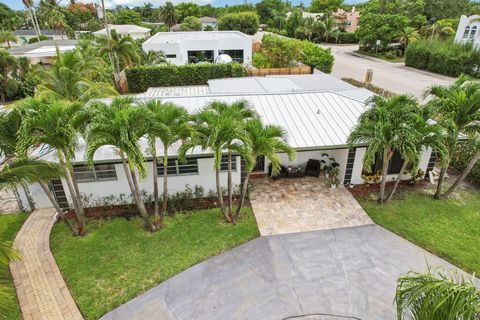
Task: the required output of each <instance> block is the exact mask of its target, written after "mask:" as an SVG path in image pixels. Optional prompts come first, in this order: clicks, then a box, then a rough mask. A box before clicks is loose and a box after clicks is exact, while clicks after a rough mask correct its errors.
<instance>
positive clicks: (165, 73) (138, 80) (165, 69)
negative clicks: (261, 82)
mask: <svg viewBox="0 0 480 320" xmlns="http://www.w3.org/2000/svg"><path fill="white" fill-rule="evenodd" d="M125 72H126V75H127V80H128V87H129V91H130V92H132V93H139V92H145V91H146V90H147V89H148V88H149V87H169V86H188V85H206V84H207V82H208V80H210V79H218V78H231V77H243V76H244V75H245V69H244V68H243V67H242V66H241V65H240V64H238V63H229V64H211V63H205V64H188V65H181V66H177V65H158V66H135V67H132V68H128V69H126V70H125Z"/></svg>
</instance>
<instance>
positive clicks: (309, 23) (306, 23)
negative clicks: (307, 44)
mask: <svg viewBox="0 0 480 320" xmlns="http://www.w3.org/2000/svg"><path fill="white" fill-rule="evenodd" d="M316 22H317V21H316V20H315V18H313V17H307V18H305V19H304V20H303V28H304V29H305V35H306V36H307V39H308V41H312V35H313V33H314V32H315V23H316Z"/></svg>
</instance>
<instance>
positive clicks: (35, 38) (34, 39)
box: [28, 34, 48, 44]
mask: <svg viewBox="0 0 480 320" xmlns="http://www.w3.org/2000/svg"><path fill="white" fill-rule="evenodd" d="M43 40H48V37H47V36H45V35H43V34H42V35H40V36H38V37H33V38H30V39H28V43H29V44H32V43H35V42H38V41H43Z"/></svg>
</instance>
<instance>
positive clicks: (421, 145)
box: [385, 108, 448, 203]
mask: <svg viewBox="0 0 480 320" xmlns="http://www.w3.org/2000/svg"><path fill="white" fill-rule="evenodd" d="M405 124H406V125H408V126H410V130H406V131H404V133H405V134H406V136H403V137H398V139H399V140H400V143H399V145H398V146H397V151H398V152H400V154H401V155H402V157H403V164H402V168H401V169H400V172H399V174H398V177H397V178H396V180H395V184H394V186H393V189H392V191H391V192H390V194H389V195H388V197H387V199H386V200H385V203H387V202H389V201H390V200H391V199H392V197H393V195H394V194H395V191H396V190H397V188H398V185H399V184H400V181H402V179H403V177H404V174H405V171H406V169H407V167H408V166H410V165H411V166H412V169H411V170H410V172H411V173H412V175H416V174H417V172H418V165H419V161H420V157H421V154H422V153H423V151H424V149H425V148H428V147H430V148H431V149H432V152H435V153H436V154H437V157H438V159H440V161H444V160H445V159H446V158H447V155H448V151H447V147H446V145H445V136H446V133H445V130H444V129H443V127H442V126H440V125H439V124H438V123H436V122H435V121H432V112H431V110H430V108H418V109H417V115H416V117H415V118H414V119H412V121H411V122H408V123H405Z"/></svg>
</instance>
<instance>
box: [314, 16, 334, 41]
mask: <svg viewBox="0 0 480 320" xmlns="http://www.w3.org/2000/svg"><path fill="white" fill-rule="evenodd" d="M318 23H319V25H318V26H316V25H314V27H315V28H316V29H317V30H320V35H321V36H323V38H324V39H325V42H327V43H328V39H330V37H331V36H332V34H333V33H334V32H336V31H338V28H337V22H336V21H335V19H334V18H333V17H332V16H330V15H324V16H323V17H322V19H321V20H320V21H319V22H318Z"/></svg>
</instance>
